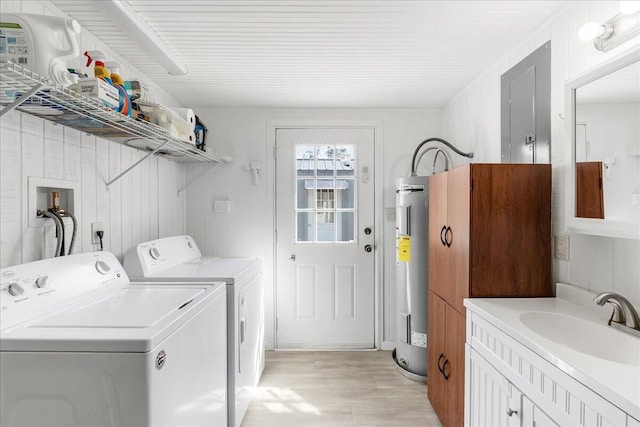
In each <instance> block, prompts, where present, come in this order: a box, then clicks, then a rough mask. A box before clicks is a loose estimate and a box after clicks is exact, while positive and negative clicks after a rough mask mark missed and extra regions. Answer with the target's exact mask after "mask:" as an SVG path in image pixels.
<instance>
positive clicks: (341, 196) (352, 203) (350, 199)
mask: <svg viewBox="0 0 640 427" xmlns="http://www.w3.org/2000/svg"><path fill="white" fill-rule="evenodd" d="M335 199H336V208H338V209H353V208H355V207H356V181H355V179H336V195H335Z"/></svg>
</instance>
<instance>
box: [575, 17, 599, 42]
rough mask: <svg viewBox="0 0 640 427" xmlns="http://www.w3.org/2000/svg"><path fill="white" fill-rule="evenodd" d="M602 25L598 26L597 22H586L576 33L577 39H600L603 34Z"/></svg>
mask: <svg viewBox="0 0 640 427" xmlns="http://www.w3.org/2000/svg"><path fill="white" fill-rule="evenodd" d="M605 30H606V29H605V27H604V25H600V24H598V23H597V22H587V23H586V24H584V25H583V26H582V28H580V31H578V38H579V39H580V40H582V41H589V40H593V39H595V38H596V37H600V36H602V35H603V34H604V33H605Z"/></svg>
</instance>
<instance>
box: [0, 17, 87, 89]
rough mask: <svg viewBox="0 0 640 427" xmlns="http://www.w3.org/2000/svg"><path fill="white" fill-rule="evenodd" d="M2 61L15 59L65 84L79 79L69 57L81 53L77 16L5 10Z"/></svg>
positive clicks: (0, 24) (0, 45)
mask: <svg viewBox="0 0 640 427" xmlns="http://www.w3.org/2000/svg"><path fill="white" fill-rule="evenodd" d="M1 21H2V22H0V62H15V63H16V64H18V65H20V66H23V67H27V68H29V69H30V70H31V71H33V72H35V73H37V74H40V75H41V76H43V77H46V78H48V79H49V80H51V81H52V82H54V83H55V84H58V85H61V86H63V87H67V86H70V85H72V84H74V83H76V82H77V81H78V76H77V75H75V74H73V73H70V72H69V71H68V70H67V63H66V61H68V60H71V59H74V58H77V57H78V56H79V55H80V49H79V47H78V40H77V35H78V34H80V31H81V27H80V24H79V23H78V21H76V20H75V19H68V18H60V17H57V16H47V15H35V14H27V13H21V14H18V13H15V14H14V13H3V14H2V19H1Z"/></svg>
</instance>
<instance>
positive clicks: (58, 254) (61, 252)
mask: <svg viewBox="0 0 640 427" xmlns="http://www.w3.org/2000/svg"><path fill="white" fill-rule="evenodd" d="M50 213H51V214H52V215H55V217H56V218H57V219H58V221H60V233H59V235H60V236H61V239H60V240H62V245H61V246H60V250H59V251H58V252H57V255H56V256H64V220H63V219H62V215H60V213H59V212H56V211H53V210H52V211H50Z"/></svg>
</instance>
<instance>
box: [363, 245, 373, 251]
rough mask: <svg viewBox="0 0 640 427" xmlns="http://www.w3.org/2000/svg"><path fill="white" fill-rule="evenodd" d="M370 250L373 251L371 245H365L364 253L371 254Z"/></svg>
mask: <svg viewBox="0 0 640 427" xmlns="http://www.w3.org/2000/svg"><path fill="white" fill-rule="evenodd" d="M372 250H373V246H371V245H365V247H364V251H365V252H371V251H372Z"/></svg>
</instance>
